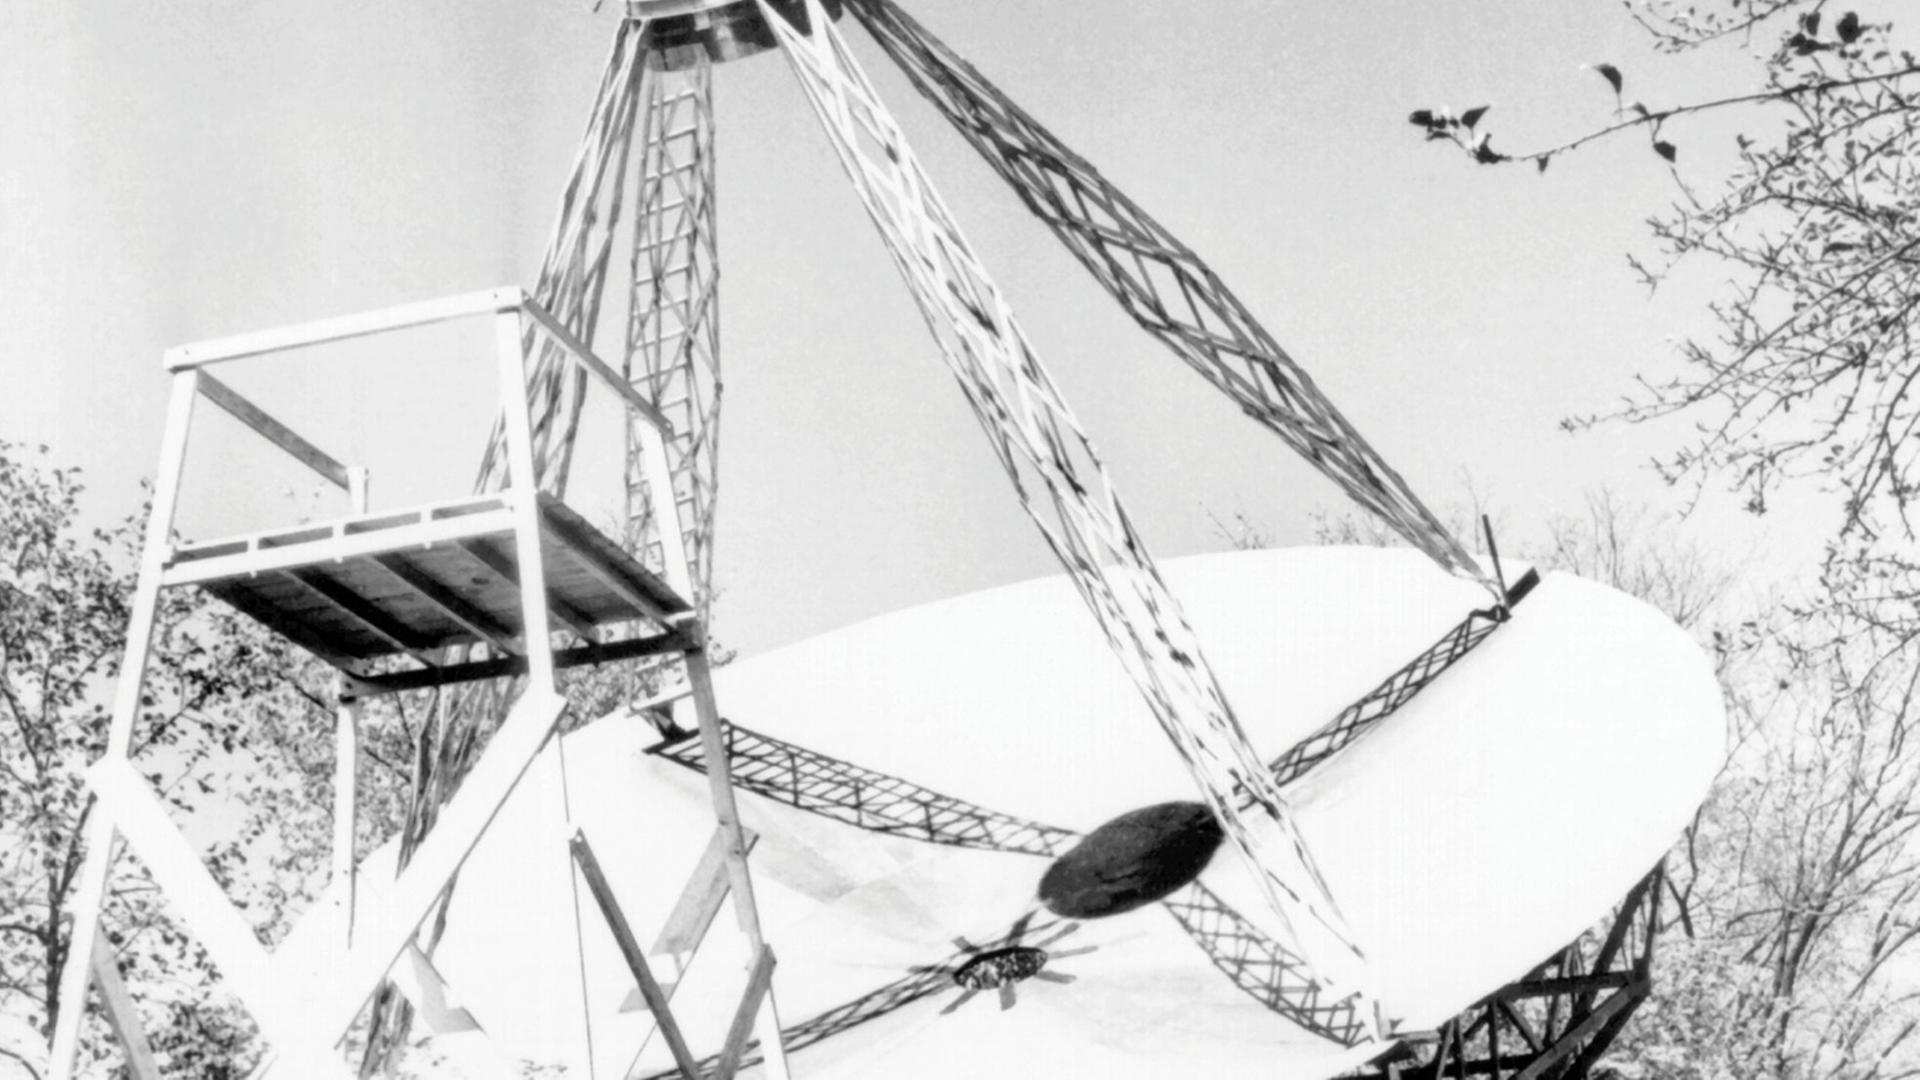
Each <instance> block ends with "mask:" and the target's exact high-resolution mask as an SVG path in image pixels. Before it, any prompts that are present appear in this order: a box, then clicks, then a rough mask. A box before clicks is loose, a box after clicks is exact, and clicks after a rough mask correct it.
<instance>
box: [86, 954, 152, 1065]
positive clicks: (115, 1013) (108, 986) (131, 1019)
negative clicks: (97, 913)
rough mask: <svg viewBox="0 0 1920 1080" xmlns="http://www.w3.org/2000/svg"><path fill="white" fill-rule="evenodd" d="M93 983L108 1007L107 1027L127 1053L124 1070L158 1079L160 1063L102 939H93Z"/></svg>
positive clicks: (118, 967)
mask: <svg viewBox="0 0 1920 1080" xmlns="http://www.w3.org/2000/svg"><path fill="white" fill-rule="evenodd" d="M93 985H94V986H95V987H96V988H97V989H99V991H100V1001H101V1004H103V1005H105V1006H106V1008H107V1026H108V1027H111V1028H112V1029H113V1035H114V1038H116V1039H119V1040H120V1049H121V1050H122V1051H123V1052H124V1053H125V1054H126V1056H127V1072H128V1074H129V1075H131V1076H132V1077H133V1080H160V1065H159V1063H158V1062H156V1061H154V1059H153V1047H152V1046H151V1045H149V1044H148V1042H147V1031H146V1029H145V1028H144V1027H142V1026H141V1024H140V1014H139V1013H138V1012H136V1011H135V1010H134V1007H133V998H132V997H130V996H128V994H127V987H126V984H125V983H123V982H121V981H120V961H118V960H116V959H114V956H113V949H112V948H110V947H109V946H108V945H107V943H106V941H105V940H104V939H102V938H98V937H96V938H94V939H93Z"/></svg>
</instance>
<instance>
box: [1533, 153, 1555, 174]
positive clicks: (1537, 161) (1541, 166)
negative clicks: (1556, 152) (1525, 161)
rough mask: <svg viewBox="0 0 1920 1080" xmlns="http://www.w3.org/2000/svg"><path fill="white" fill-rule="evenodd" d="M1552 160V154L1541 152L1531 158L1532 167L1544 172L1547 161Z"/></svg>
mask: <svg viewBox="0 0 1920 1080" xmlns="http://www.w3.org/2000/svg"><path fill="white" fill-rule="evenodd" d="M1552 160H1553V155H1552V154H1541V155H1540V156H1539V157H1537V158H1534V159H1533V167H1534V168H1536V169H1538V170H1540V171H1541V172H1546V171H1547V162H1549V161H1552Z"/></svg>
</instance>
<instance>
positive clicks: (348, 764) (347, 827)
mask: <svg viewBox="0 0 1920 1080" xmlns="http://www.w3.org/2000/svg"><path fill="white" fill-rule="evenodd" d="M334 724H335V726H334V740H333V888H334V889H335V890H336V891H337V894H338V896H339V897H340V900H339V902H340V904H341V906H342V908H343V910H342V911H341V913H340V914H341V919H340V926H341V933H342V938H341V941H340V948H341V951H342V952H344V951H345V950H347V949H349V948H352V946H353V913H354V906H355V896H354V892H355V871H354V850H353V837H354V821H355V815H356V813H357V812H358V794H357V790H356V786H357V783H358V781H357V780H356V776H355V767H356V766H357V765H358V764H359V757H360V706H359V705H358V704H356V703H352V702H344V703H342V704H341V705H339V706H338V708H337V709H336V710H335V713H334Z"/></svg>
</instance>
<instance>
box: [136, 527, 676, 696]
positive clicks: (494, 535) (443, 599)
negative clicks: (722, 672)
mask: <svg viewBox="0 0 1920 1080" xmlns="http://www.w3.org/2000/svg"><path fill="white" fill-rule="evenodd" d="M534 501H535V503H536V505H537V507H538V516H539V522H540V541H541V543H540V554H541V571H542V576H543V577H544V578H545V580H546V586H547V593H546V605H547V611H548V613H549V614H550V615H551V616H552V619H553V622H554V623H556V624H557V625H558V627H560V628H561V629H560V632H561V633H564V634H568V635H570V636H571V638H572V639H573V641H574V644H573V645H571V646H570V647H565V648H561V649H556V650H555V651H554V653H553V665H554V667H555V668H568V667H577V666H579V665H582V664H602V663H608V662H610V661H614V660H628V659H633V658H635V657H641V656H657V655H661V654H665V653H672V652H679V651H684V650H685V649H687V648H689V647H690V646H691V645H692V641H691V640H690V639H689V637H688V636H687V635H685V634H683V633H681V632H680V631H679V630H678V629H677V626H678V624H679V623H680V622H681V621H683V620H685V619H686V618H688V617H689V616H691V615H692V613H693V607H692V605H691V604H690V603H688V602H687V601H686V600H685V599H683V598H682V597H681V596H680V595H679V594H677V593H676V592H675V591H674V590H673V589H672V588H670V587H669V586H668V585H667V584H666V583H665V582H663V581H661V580H660V579H659V578H658V577H656V576H655V575H653V574H651V573H649V572H648V571H647V570H646V568H645V567H643V566H641V565H640V563H639V562H638V561H637V560H636V559H634V557H633V556H632V555H630V554H628V553H627V552H625V551H623V550H621V548H620V546H619V545H617V544H615V543H614V542H613V541H612V540H611V539H609V538H608V537H607V536H606V535H605V534H603V533H601V532H600V531H599V530H598V529H595V528H594V527H593V526H592V525H590V524H589V523H588V522H587V521H586V520H584V519H583V518H581V517H580V515H578V514H576V513H575V512H574V511H573V510H572V509H570V508H569V507H568V506H567V505H566V504H565V503H564V502H562V501H561V500H559V499H558V498H556V497H554V496H553V495H551V494H549V493H547V492H539V493H537V494H536V496H535V500H534ZM514 539H515V538H514V520H513V514H512V510H511V508H510V507H509V506H508V504H507V502H506V501H505V500H504V499H502V498H500V497H497V496H477V497H474V498H470V499H463V500H460V501H459V502H452V503H442V504H439V505H435V506H427V507H419V508H416V509H410V510H406V511H402V512H398V513H377V514H361V515H356V516H352V517H346V518H341V519H339V520H336V521H330V522H322V523H318V524H313V525H302V526H296V527H293V528H289V529H281V530H275V531H271V532H264V533H258V534H255V535H252V536H245V537H237V538H233V539H228V540H218V541H211V542H205V543H198V544H189V545H183V546H182V547H180V548H178V549H177V550H176V551H175V552H174V555H173V560H172V562H171V563H170V564H169V565H168V567H167V570H166V573H165V576H164V577H163V579H162V580H163V581H164V583H165V584H168V585H184V584H197V585H199V586H200V587H201V588H203V589H205V590H207V591H208V592H210V593H212V594H213V595H215V596H218V597H219V598H220V599H222V600H224V601H226V602H227V603H228V604H230V605H232V606H233V607H235V608H237V609H238V610H240V611H243V612H245V613H246V614H248V615H251V616H252V617H253V618H254V619H255V620H256V621H258V622H259V623H261V624H262V625H263V626H266V627H268V628H270V629H272V630H273V631H274V632H275V633H278V634H279V635H280V636H282V637H284V638H286V639H287V640H289V641H292V642H294V643H295V644H298V645H300V646H302V647H304V648H305V649H307V651H309V652H311V653H313V654H314V655H315V656H318V657H320V658H321V659H323V660H325V661H327V662H328V663H330V664H332V665H333V666H334V667H336V668H338V669H340V671H341V672H342V673H343V674H344V675H345V676H346V680H345V683H346V691H347V692H346V696H347V697H349V698H359V697H366V696H370V695H372V694H379V693H392V692H395V691H400V690H417V689H421V688H423V687H428V686H443V685H446V684H449V683H456V682H467V681H471V680H474V679H486V678H496V677H499V676H502V675H524V674H526V673H527V671H528V669H529V664H528V661H527V659H526V656H525V648H524V646H523V642H524V640H525V638H526V624H525V619H524V618H523V612H522V604H521V595H520V593H521V588H520V571H519V554H518V551H517V545H516V544H515V542H514ZM635 626H638V627H641V628H642V632H640V633H626V634H622V633H621V631H622V630H623V629H626V628H630V627H635ZM474 646H490V647H491V648H492V650H494V651H496V652H497V653H498V654H499V655H497V656H495V657H493V658H490V659H485V660H472V661H467V662H463V663H446V662H444V661H443V660H442V658H441V657H442V656H443V655H444V651H445V650H448V649H453V648H458V647H474ZM395 657H411V658H413V659H414V660H415V661H417V662H418V665H419V666H418V667H416V668H413V669H411V670H402V671H395V672H389V673H386V674H376V673H375V671H376V669H377V668H378V667H379V666H380V662H381V661H384V660H388V659H390V658H395Z"/></svg>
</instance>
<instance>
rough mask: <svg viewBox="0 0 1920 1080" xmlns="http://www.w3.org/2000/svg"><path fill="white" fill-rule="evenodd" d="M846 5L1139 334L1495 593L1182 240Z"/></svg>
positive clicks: (943, 67)
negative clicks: (1161, 344)
mask: <svg viewBox="0 0 1920 1080" xmlns="http://www.w3.org/2000/svg"><path fill="white" fill-rule="evenodd" d="M847 7H848V9H849V10H851V11H852V12H853V13H854V15H855V17H857V18H858V19H859V20H860V23H861V25H863V26H865V27H866V28H867V31H868V32H869V33H871V34H872V35H873V37H874V39H875V40H876V41H878V42H879V43H880V47H881V48H883V49H885V50H886V52H887V54H888V55H889V56H891V57H892V58H893V60H894V61H895V62H896V63H898V64H899V65H900V67H901V68H902V69H903V70H904V71H905V72H906V74H907V77H908V78H909V79H910V80H912V82H913V84H914V86H915V87H916V88H918V89H919V91H920V92H921V93H922V94H924V95H925V96H926V97H927V99H928V100H930V101H932V102H933V104H934V106H935V107H936V108H938V109H939V110H940V112H941V113H942V114H944V115H945V116H946V117H947V119H948V120H949V121H951V122H952V123H953V126H954V127H955V128H956V129H958V130H959V132H960V134H961V135H962V136H964V137H965V138H966V140H967V141H968V142H970V143H972V144H973V147H974V149H976V150H978V151H979V152H980V155H981V156H982V157H984V158H985V159H986V161H987V164H988V165H990V166H992V167H993V169H994V171H995V172H997V173H999V174H1000V176H1001V178H1002V179H1004V180H1006V182H1007V183H1008V184H1010V185H1012V187H1013V189H1014V191H1016V192H1017V193H1018V194H1019V195H1020V198H1021V200H1022V201H1024V202H1025V203H1026V205H1027V208H1028V209H1029V210H1031V211H1033V213H1034V214H1036V215H1037V216H1038V217H1039V218H1040V219H1041V220H1042V221H1044V222H1045V223H1046V224H1047V226H1048V227H1049V228H1051V229H1052V230H1053V232H1054V235H1056V236H1057V237H1059V239H1060V241H1061V243H1063V244H1065V245H1066V247H1067V250H1069V251H1071V252H1072V253H1073V254H1074V256H1075V257H1076V258H1078V259H1079V260H1080V261H1081V263H1082V264H1083V265H1085V266H1086V268H1087V269H1088V270H1089V271H1091V272H1092V274H1093V276H1094V277H1095V278H1096V279H1097V280H1098V281H1099V282H1100V284H1101V285H1102V286H1103V287H1105V288H1106V290H1107V291H1108V292H1109V293H1111V294H1112V295H1113V298H1114V299H1115V300H1117V301H1119V303H1120V306H1121V307H1123V308H1125V309H1126V311H1127V313H1128V314H1129V315H1132V316H1133V318H1134V320H1135V321H1136V322H1138V323H1139V324H1140V325H1141V326H1142V327H1143V328H1144V329H1146V331H1147V332H1148V333H1150V334H1152V335H1153V336H1154V337H1156V338H1158V339H1160V340H1161V341H1162V342H1164V343H1165V344H1166V345H1167V347H1168V348H1170V349H1172V350H1173V351H1174V353H1175V354H1176V355H1178V356H1179V357H1180V358H1181V359H1182V360H1185V361H1186V362H1187V363H1188V364H1189V365H1190V366H1191V367H1193V369H1194V370H1195V371H1198V372H1199V373H1200V374H1201V376H1202V377H1204V378H1205V379H1206V380H1207V381H1208V382H1210V383H1212V384H1213V385H1214V386H1215V387H1216V388H1218V389H1219V390H1221V391H1222V392H1224V393H1225V394H1226V395H1227V396H1228V397H1231V398H1232V399H1233V400H1234V401H1235V402H1236V403H1237V404H1238V405H1239V406H1240V407H1241V409H1243V410H1245V411H1246V413H1247V415H1249V416H1251V417H1253V418H1254V419H1255V420H1257V421H1259V422H1260V423H1261V424H1262V425H1264V426H1265V427H1267V428H1268V429H1270V430H1271V431H1273V432H1274V433H1275V434H1277V435H1279V436H1280V438H1281V440H1282V441H1284V442H1285V443H1286V444H1287V445H1288V446H1290V447H1292V448H1293V449H1294V450H1295V451H1296V452H1298V453H1299V454H1300V455H1301V456H1303V457H1305V458H1306V459H1307V460H1308V461H1310V462H1312V463H1313V465H1314V467H1315V468H1317V469H1319V470H1320V471H1321V472H1322V473H1324V474H1326V476H1327V477H1328V478H1329V479H1331V480H1333V482H1334V483H1336V484H1338V485H1340V487H1341V489H1342V490H1344V491H1345V492H1346V493H1347V494H1348V495H1350V496H1351V497H1352V498H1353V499H1354V500H1355V501H1357V502H1359V503H1360V504H1361V505H1362V506H1365V507H1366V508H1367V509H1369V510H1371V511H1373V512H1374V513H1375V514H1377V515H1379V516H1380V518H1381V519H1382V520H1383V521H1386V522H1387V523H1388V524H1389V525H1391V526H1392V527H1393V528H1394V530H1395V531H1397V532H1398V533H1399V534H1400V535H1401V536H1403V537H1405V538H1406V540H1407V542H1408V543H1410V544H1412V545H1414V546H1415V547H1417V548H1419V549H1420V550H1422V551H1424V552H1426V554H1427V555H1428V556H1429V557H1430V558H1432V559H1433V560H1434V561H1435V562H1437V563H1439V564H1440V565H1441V566H1443V567H1445V568H1446V569H1447V570H1449V571H1451V572H1453V573H1457V574H1461V575H1464V576H1466V577H1470V578H1473V579H1475V580H1477V581H1480V582H1481V583H1482V584H1484V585H1486V586H1487V587H1488V588H1489V589H1492V590H1494V591H1495V592H1496V594H1497V592H1498V589H1497V586H1496V585H1495V582H1494V579H1493V577H1492V576H1491V575H1489V574H1487V573H1486V571H1485V570H1483V569H1481V567H1480V566H1479V564H1478V563H1477V562H1476V561H1475V560H1474V558H1473V556H1472V555H1470V554H1469V553H1468V552H1467V550H1466V549H1465V548H1464V547H1462V546H1461V545H1460V543H1459V541H1458V540H1456V539H1455V538H1454V537H1453V536H1452V535H1450V534H1449V533H1448V532H1447V530H1446V528H1445V527H1444V526H1442V525H1441V524H1440V522H1439V520H1438V519H1437V518H1435V517H1434V515H1433V514H1432V513H1431V512H1430V511H1429V510H1428V509H1427V508H1426V507H1425V506H1424V505H1422V504H1421V502H1420V500H1419V498H1418V497H1416V496H1415V495H1414V493H1413V491H1412V489H1410V488H1409V487H1408V486H1407V484H1406V482H1405V481H1404V480H1402V479H1401V478H1400V475H1399V474H1398V473H1396V472H1394V470H1393V469H1392V468H1391V467H1389V466H1388V465H1387V463H1386V462H1385V461H1384V460H1383V459H1382V458H1381V457H1380V455H1379V454H1378V453H1377V452H1375V451H1374V449H1373V448H1372V447H1371V446H1370V445H1368V443H1367V441H1366V439H1364V438H1362V437H1361V435H1360V433H1359V432H1358V431H1356V430H1354V427H1353V425H1351V424H1349V423H1348V422H1347V420H1346V418H1345V417H1343V416H1342V415H1341V414H1340V411H1339V410H1338V409H1336V408H1334V406H1333V403H1332V402H1330V401H1328V400H1327V397H1326V395H1324V394H1322V393H1321V392H1320V390H1319V388H1318V387H1316V386H1315V385H1314V383H1313V380H1312V378H1310V377H1309V376H1308V375H1307V373H1306V372H1305V371H1304V370H1302V369H1301V367H1300V366H1299V365H1298V364H1296V363H1294V361H1293V359H1292V357H1290V356H1288V355H1287V353H1286V350H1284V349H1282V348H1281V347H1280V345H1279V343H1278V342H1276V341H1275V340H1274V339H1273V336H1272V335H1270V334H1268V333H1267V331H1266V329H1265V328H1264V327H1262V326H1261V325H1260V323H1259V322H1258V321H1256V320H1255V319H1254V317H1253V315H1252V314H1251V313H1250V312H1248V310H1247V308H1246V306H1245V305H1244V304H1242V303H1241V302H1240V300H1239V298H1237V297H1236V296H1234V295H1233V293H1232V292H1231V291H1229V290H1228V289H1227V287H1226V285H1225V284H1224V283H1222V282H1221V281H1220V279H1219V277H1217V276H1216V275H1215V274H1214V273H1213V271H1212V270H1210V269H1208V268H1207V266H1206V264H1205V263H1203V262H1201V261H1200V258H1199V256H1197V255H1195V254H1194V253H1193V251H1192V249H1190V248H1188V247H1187V246H1186V245H1185V244H1183V243H1181V242H1180V240H1179V239H1178V238H1176V237H1175V236H1174V235H1173V234H1172V233H1170V232H1168V231H1167V230H1166V229H1165V228H1163V227H1162V226H1161V225H1160V224H1159V223H1158V222H1156V221H1155V220H1154V219H1153V218H1152V217H1150V216H1148V214H1147V212H1146V211H1145V210H1143V209H1141V208H1140V206H1139V204H1137V203H1135V202H1134V201H1133V200H1132V199H1129V198H1128V197H1127V196H1126V194H1125V193H1124V192H1122V191H1120V190H1119V189H1118V188H1116V187H1114V186H1113V185H1112V184H1110V183H1108V182H1107V180H1106V179H1105V178H1104V177H1102V176H1101V175H1100V173H1099V172H1098V171H1097V170H1095V169H1094V168H1093V166H1092V165H1089V164H1088V163H1087V161H1086V160H1085V159H1084V158H1082V157H1080V156H1079V155H1078V154H1076V153H1074V152H1073V151H1072V150H1071V149H1069V148H1068V147H1067V146H1066V144H1065V143H1062V142H1061V141H1060V140H1059V139H1057V138H1055V137H1054V136H1053V134H1052V133H1051V132H1049V131H1047V129H1046V128H1044V127H1042V126H1041V125H1040V124H1039V122H1038V121H1036V120H1034V118H1033V117H1032V116H1030V115H1028V114H1027V113H1026V111H1025V110H1023V109H1021V108H1020V106H1018V105H1016V104H1014V103H1013V101H1012V100H1011V99H1009V98H1008V97H1007V96H1006V95H1005V94H1004V93H1002V92H1001V91H1000V89H999V88H998V87H996V86H994V85H993V84H992V83H990V82H988V81H987V80H986V79H985V78H983V77H982V76H981V74H980V73H979V72H978V71H976V70H975V69H974V67H973V66H972V65H971V64H969V63H967V62H966V61H965V60H963V59H961V58H960V57H959V56H958V55H957V54H955V53H954V52H953V51H952V50H951V49H949V48H947V47H946V46H945V45H944V44H942V43H941V42H940V40H939V39H937V38H935V37H934V36H933V35H932V34H930V33H928V32H927V31H926V29H925V28H923V27H921V26H920V24H919V23H917V22H915V21H914V20H913V19H912V18H911V17H909V16H908V15H907V14H906V13H905V12H903V11H901V10H900V8H899V7H898V6H897V5H895V4H894V3H893V2H892V0H847Z"/></svg>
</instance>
